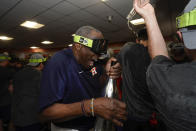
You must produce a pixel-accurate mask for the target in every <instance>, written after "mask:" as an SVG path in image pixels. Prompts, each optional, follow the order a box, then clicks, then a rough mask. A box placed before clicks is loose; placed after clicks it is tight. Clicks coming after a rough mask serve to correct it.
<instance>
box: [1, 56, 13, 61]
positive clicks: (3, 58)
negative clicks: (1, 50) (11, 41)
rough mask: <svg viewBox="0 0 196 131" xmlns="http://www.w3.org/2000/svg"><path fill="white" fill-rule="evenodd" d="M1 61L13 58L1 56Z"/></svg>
mask: <svg viewBox="0 0 196 131" xmlns="http://www.w3.org/2000/svg"><path fill="white" fill-rule="evenodd" d="M0 60H11V57H6V56H0Z"/></svg>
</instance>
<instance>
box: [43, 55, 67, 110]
mask: <svg viewBox="0 0 196 131" xmlns="http://www.w3.org/2000/svg"><path fill="white" fill-rule="evenodd" d="M66 66H67V59H66V56H64V55H63V54H61V53H57V54H55V55H54V56H53V58H52V59H51V60H50V61H49V62H48V63H47V65H46V66H45V68H44V70H43V75H42V80H41V88H40V98H39V99H40V100H39V107H40V111H42V110H43V109H45V108H47V107H49V106H50V105H52V104H54V103H56V102H59V101H61V100H62V99H63V97H64V93H65V88H66V83H67V81H66V80H67V79H66V72H67V71H66Z"/></svg>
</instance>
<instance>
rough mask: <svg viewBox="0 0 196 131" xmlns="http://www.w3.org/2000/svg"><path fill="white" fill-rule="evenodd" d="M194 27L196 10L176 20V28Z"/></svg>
mask: <svg viewBox="0 0 196 131" xmlns="http://www.w3.org/2000/svg"><path fill="white" fill-rule="evenodd" d="M194 25H196V8H195V9H194V10H192V11H190V12H188V13H185V14H183V15H181V16H179V17H177V18H176V26H177V28H185V27H188V26H194Z"/></svg>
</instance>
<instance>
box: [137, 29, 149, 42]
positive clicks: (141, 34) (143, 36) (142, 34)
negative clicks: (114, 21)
mask: <svg viewBox="0 0 196 131" xmlns="http://www.w3.org/2000/svg"><path fill="white" fill-rule="evenodd" d="M137 39H138V40H148V34H147V31H146V29H142V30H140V31H138V34H137Z"/></svg>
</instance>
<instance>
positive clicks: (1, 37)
mask: <svg viewBox="0 0 196 131" xmlns="http://www.w3.org/2000/svg"><path fill="white" fill-rule="evenodd" d="M12 39H14V38H12V37H7V36H0V40H12Z"/></svg>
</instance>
